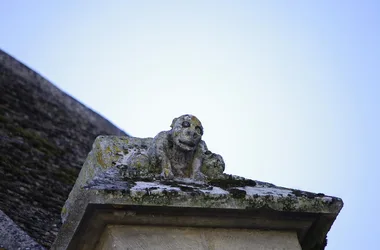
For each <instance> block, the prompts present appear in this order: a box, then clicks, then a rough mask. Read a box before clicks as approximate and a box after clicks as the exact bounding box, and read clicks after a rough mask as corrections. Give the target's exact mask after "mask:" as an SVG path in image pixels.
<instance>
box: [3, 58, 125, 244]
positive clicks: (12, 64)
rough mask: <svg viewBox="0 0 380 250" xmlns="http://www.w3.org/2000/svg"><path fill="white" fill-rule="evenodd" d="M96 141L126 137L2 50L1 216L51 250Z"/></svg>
mask: <svg viewBox="0 0 380 250" xmlns="http://www.w3.org/2000/svg"><path fill="white" fill-rule="evenodd" d="M98 135H126V134H125V133H124V132H123V131H121V130H120V129H118V128H117V127H115V126H114V125H113V124H112V123H110V122H109V121H107V120H106V119H104V118H103V117H101V116H100V115H98V114H97V113H95V112H94V111H92V110H90V109H89V108H87V107H86V106H84V105H83V104H81V103H80V102H78V101H77V100H75V99H74V98H72V97H70V96H69V95H67V94H66V93H64V92H62V91H61V90H60V89H58V88H57V87H55V86H54V85H53V84H51V83H50V82H48V81H47V80H45V79H44V78H43V77H41V76H40V75H39V74H37V73H36V72H34V71H33V70H31V69H29V68H28V67H26V66H25V65H23V64H22V63H20V62H19V61H17V60H16V59H14V58H13V57H11V56H9V55H8V54H6V53H5V52H4V51H1V50H0V176H1V181H0V210H2V211H3V212H4V213H5V214H6V215H7V216H8V217H9V218H10V219H11V220H13V221H14V222H15V223H16V224H17V225H18V226H19V227H20V228H21V229H22V230H24V231H25V232H26V233H27V234H28V235H29V236H30V237H31V238H32V239H34V240H35V241H36V242H38V243H39V244H41V245H43V246H45V247H50V245H51V244H52V242H53V241H54V239H55V237H56V235H57V232H58V230H59V227H60V225H61V222H60V221H61V220H60V213H61V209H62V206H63V204H64V202H65V200H66V199H67V197H68V194H69V192H70V190H71V188H72V186H73V184H74V183H75V180H76V178H77V175H78V173H79V171H80V169H81V166H82V165H83V162H84V160H85V158H86V155H87V154H88V152H89V151H90V149H91V145H92V143H93V141H94V139H95V138H96V137H97V136H98Z"/></svg>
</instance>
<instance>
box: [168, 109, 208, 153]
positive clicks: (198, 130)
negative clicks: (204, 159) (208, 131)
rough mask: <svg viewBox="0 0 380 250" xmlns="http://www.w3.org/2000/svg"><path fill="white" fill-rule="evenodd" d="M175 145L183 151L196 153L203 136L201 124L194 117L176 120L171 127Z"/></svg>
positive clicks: (182, 117)
mask: <svg viewBox="0 0 380 250" xmlns="http://www.w3.org/2000/svg"><path fill="white" fill-rule="evenodd" d="M171 128H172V129H171V131H170V134H171V137H172V140H173V143H174V144H175V145H176V146H177V147H178V148H179V149H180V150H183V151H194V150H195V149H196V148H197V146H198V144H199V142H200V141H201V138H202V135H203V127H202V124H201V122H200V121H199V120H198V118H196V117H195V116H193V115H182V116H180V117H178V118H174V120H173V122H172V125H171Z"/></svg>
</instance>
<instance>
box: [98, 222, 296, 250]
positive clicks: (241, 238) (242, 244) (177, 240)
mask: <svg viewBox="0 0 380 250" xmlns="http://www.w3.org/2000/svg"><path fill="white" fill-rule="evenodd" d="M106 249H107V250H108V249H115V250H125V249H156V250H161V249H162V250H170V249H173V250H174V249H183V250H186V249H188V250H193V249H200V250H202V249H204V250H206V249H218V250H228V249H239V250H249V249H261V250H301V246H300V245H299V243H298V239H297V234H296V233H295V232H292V231H263V230H248V229H223V228H195V227H157V226H156V227H153V226H136V225H133V226H124V225H123V226H120V225H117V226H112V225H111V226H107V227H106V228H105V230H104V232H103V234H102V237H101V239H100V242H99V244H98V247H97V249H96V250H106Z"/></svg>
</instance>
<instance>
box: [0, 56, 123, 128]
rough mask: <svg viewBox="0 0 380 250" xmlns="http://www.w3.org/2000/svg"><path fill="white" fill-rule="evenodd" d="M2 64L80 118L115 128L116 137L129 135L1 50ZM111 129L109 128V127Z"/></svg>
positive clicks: (0, 61)
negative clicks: (47, 93) (30, 81)
mask: <svg viewBox="0 0 380 250" xmlns="http://www.w3.org/2000/svg"><path fill="white" fill-rule="evenodd" d="M0 64H1V65H3V66H4V67H6V68H7V69H9V70H11V71H13V72H14V73H16V74H17V75H19V76H21V77H23V78H24V79H26V80H28V79H31V78H32V79H33V80H35V81H36V82H38V84H39V85H40V87H41V88H43V89H44V90H46V91H47V92H49V93H50V94H51V96H52V98H54V99H57V100H60V102H61V104H62V105H65V106H66V108H67V109H68V110H70V111H72V112H74V113H76V114H78V115H79V116H82V117H83V116H85V117H86V119H88V120H90V121H92V122H96V123H98V124H102V127H107V125H112V126H113V127H115V129H114V131H113V133H114V134H115V135H127V134H126V133H125V132H124V131H122V130H121V129H119V130H120V131H122V132H123V133H120V132H119V131H118V128H117V126H115V125H114V124H113V123H111V122H110V121H108V120H107V119H105V118H104V117H102V116H101V115H100V114H98V113H96V112H95V111H94V110H92V109H91V108H89V107H87V106H85V105H84V104H82V103H81V102H80V101H78V100H76V99H75V98H74V97H72V96H70V95H69V94H67V93H65V92H64V91H63V90H61V89H60V88H58V87H57V86H55V85H54V84H53V83H51V82H49V81H48V80H46V79H45V78H44V77H43V76H41V75H40V74H39V73H37V72H35V71H34V70H32V69H31V68H29V67H28V66H26V65H25V64H23V63H21V62H20V61H18V60H17V59H15V58H14V57H13V56H11V55H9V54H7V53H6V52H4V51H3V50H1V49H0ZM108 127H109V126H108Z"/></svg>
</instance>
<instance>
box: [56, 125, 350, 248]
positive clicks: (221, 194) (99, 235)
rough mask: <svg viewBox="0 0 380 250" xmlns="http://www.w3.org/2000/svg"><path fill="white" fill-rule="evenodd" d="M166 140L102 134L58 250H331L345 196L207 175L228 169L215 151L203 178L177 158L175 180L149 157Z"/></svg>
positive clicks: (69, 208) (66, 211)
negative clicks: (332, 232) (326, 248)
mask: <svg viewBox="0 0 380 250" xmlns="http://www.w3.org/2000/svg"><path fill="white" fill-rule="evenodd" d="M175 121H176V120H174V121H173V123H174V122H175ZM189 126H190V125H189ZM189 126H188V124H184V127H186V128H187V127H189ZM158 137H159V139H160V138H161V139H162V134H161V133H160V134H159V135H158ZM161 139H160V140H161ZM159 143H160V141H158V142H157V137H156V138H155V139H152V138H145V139H140V138H131V137H128V138H127V137H116V136H107V137H104V136H101V137H98V138H97V139H96V140H95V142H94V145H93V149H92V151H91V152H90V153H89V155H88V158H87V160H86V162H85V164H84V166H83V168H82V170H81V172H80V174H79V177H78V179H77V181H76V184H75V186H74V188H73V190H72V192H71V193H70V196H69V198H68V200H67V201H66V204H65V206H64V207H63V209H62V219H63V225H62V227H61V231H60V233H59V234H58V236H57V238H56V241H55V243H54V244H53V246H52V249H83V250H92V249H98V250H103V249H263V250H269V249H271V250H273V249H289V250H300V249H302V250H317V249H318V250H322V249H324V246H325V244H326V234H327V232H328V231H329V230H330V227H331V226H332V224H333V222H334V220H335V218H336V216H337V215H338V213H339V211H340V210H341V208H342V207H343V202H342V200H341V199H339V198H336V197H332V196H326V195H324V194H315V193H310V192H305V191H300V190H294V189H287V188H283V187H277V186H275V185H273V184H270V183H265V182H260V181H255V180H250V179H245V178H243V177H238V176H233V175H227V174H219V175H218V174H215V172H213V171H211V170H209V169H208V170H204V168H211V167H212V166H215V168H221V166H223V167H222V168H221V169H222V170H224V163H222V164H221V162H220V161H219V160H221V161H222V159H221V157H220V156H218V155H216V156H215V155H214V154H212V153H211V152H210V151H208V150H204V151H203V152H204V153H205V155H204V157H207V160H204V162H207V164H209V165H207V164H206V163H204V164H206V165H205V166H204V165H201V167H200V168H199V169H203V170H202V171H203V174H202V173H201V174H197V175H196V176H197V177H196V178H190V177H188V176H186V173H190V172H186V171H178V172H175V169H174V168H175V167H176V166H173V162H174V161H171V163H172V168H173V175H174V176H169V175H168V176H166V174H165V173H164V172H163V173H164V174H163V173H161V175H160V173H159V172H154V171H156V170H157V168H156V166H153V165H154V159H153V158H152V156H151V155H150V153H149V152H152V151H151V149H152V148H154V147H155V145H156V144H159ZM186 145H193V144H191V143H186ZM202 147H203V146H202ZM204 147H205V145H204ZM205 149H206V148H205ZM160 152H161V153H162V152H164V153H165V149H164V150H161V151H160ZM195 155H196V154H195ZM169 156H170V155H169ZM198 156H199V155H198ZM198 156H197V157H198ZM210 156H212V157H214V158H215V159H218V161H212V160H210ZM202 157H203V156H202ZM132 158H133V159H132ZM169 158H170V157H169ZM144 159H147V161H146V162H145V160H144ZM152 159H153V160H152ZM160 159H161V158H160ZM161 160H162V159H161ZM169 160H170V159H169ZM162 161H164V160H162ZM147 162H148V163H149V164H147ZM210 162H214V163H212V164H211V163H210ZM215 162H217V163H218V164H219V165H218V164H216V163H215ZM202 164H203V163H202ZM213 164H214V165H213ZM132 165H133V166H132ZM158 169H159V170H161V169H160V168H158ZM163 169H164V171H167V170H168V169H165V168H164V167H163ZM169 170H170V168H169ZM166 173H167V172H166ZM179 175H180V176H179ZM193 176H194V175H193Z"/></svg>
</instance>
